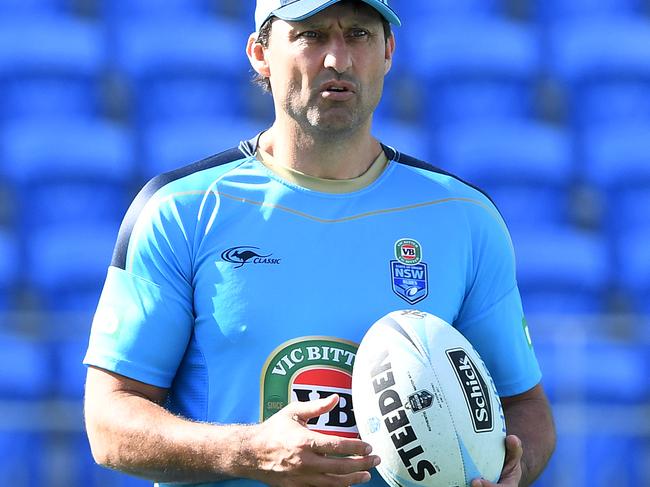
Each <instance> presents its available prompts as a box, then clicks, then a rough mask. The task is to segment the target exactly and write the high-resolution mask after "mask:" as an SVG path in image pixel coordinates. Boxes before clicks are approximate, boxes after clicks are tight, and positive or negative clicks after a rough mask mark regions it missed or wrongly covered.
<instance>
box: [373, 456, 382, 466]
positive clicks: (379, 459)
mask: <svg viewBox="0 0 650 487" xmlns="http://www.w3.org/2000/svg"><path fill="white" fill-rule="evenodd" d="M380 463H381V458H379V457H375V458H374V459H373V461H372V466H373V467H376V466H377V465H379V464H380Z"/></svg>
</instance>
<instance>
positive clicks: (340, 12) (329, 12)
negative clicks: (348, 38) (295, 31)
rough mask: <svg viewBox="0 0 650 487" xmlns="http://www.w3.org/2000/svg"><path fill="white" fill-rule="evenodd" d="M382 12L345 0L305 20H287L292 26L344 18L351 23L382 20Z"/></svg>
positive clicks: (319, 23)
mask: <svg viewBox="0 0 650 487" xmlns="http://www.w3.org/2000/svg"><path fill="white" fill-rule="evenodd" d="M381 19H382V17H381V14H380V13H379V12H377V11H376V10H375V9H374V8H372V7H370V6H369V5H366V4H365V3H363V2H348V1H343V2H339V3H335V4H334V5H332V6H330V7H327V8H326V9H324V10H322V11H320V12H318V13H316V14H314V15H312V16H311V17H307V18H306V19H303V20H296V21H286V22H287V23H288V24H289V25H292V26H304V25H308V26H314V25H323V24H326V23H330V22H331V21H332V20H343V21H346V22H350V23H359V22H372V21H375V22H381Z"/></svg>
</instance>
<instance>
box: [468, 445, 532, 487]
mask: <svg viewBox="0 0 650 487" xmlns="http://www.w3.org/2000/svg"><path fill="white" fill-rule="evenodd" d="M523 454H524V449H523V447H522V446H521V440H520V439H519V437H517V436H515V435H508V436H506V459H505V463H504V465H503V471H502V472H501V478H500V479H499V483H498V484H495V483H493V482H489V481H487V480H485V479H474V480H472V487H497V486H499V485H501V486H507V487H518V486H519V481H520V480H521V476H522V471H521V457H522V455H523Z"/></svg>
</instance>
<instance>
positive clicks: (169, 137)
mask: <svg viewBox="0 0 650 487" xmlns="http://www.w3.org/2000/svg"><path fill="white" fill-rule="evenodd" d="M266 128H267V127H264V126H262V125H258V124H256V123H254V122H252V121H250V120H248V119H241V118H239V119H237V118H233V119H230V118H225V119H196V120H193V121H188V122H168V123H159V124H156V125H151V126H150V127H149V128H148V129H147V130H146V131H145V132H144V134H143V140H142V145H143V152H144V157H143V159H144V161H143V164H144V167H143V174H144V176H145V178H151V177H153V176H155V175H157V174H160V173H163V172H167V171H171V170H173V169H177V168H179V167H183V166H186V165H188V164H191V163H193V162H196V161H199V160H201V159H204V158H206V157H209V156H211V155H214V154H218V153H219V152H222V151H224V150H226V149H230V148H231V147H236V146H238V145H239V142H240V141H241V140H243V139H247V138H252V137H254V136H255V135H257V134H258V133H259V132H261V131H262V130H264V129H266Z"/></svg>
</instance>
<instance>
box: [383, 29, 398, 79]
mask: <svg viewBox="0 0 650 487" xmlns="http://www.w3.org/2000/svg"><path fill="white" fill-rule="evenodd" d="M394 53H395V34H391V35H390V37H389V38H388V39H387V40H386V53H385V61H384V74H388V72H389V71H390V68H391V66H392V65H393V54H394Z"/></svg>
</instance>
